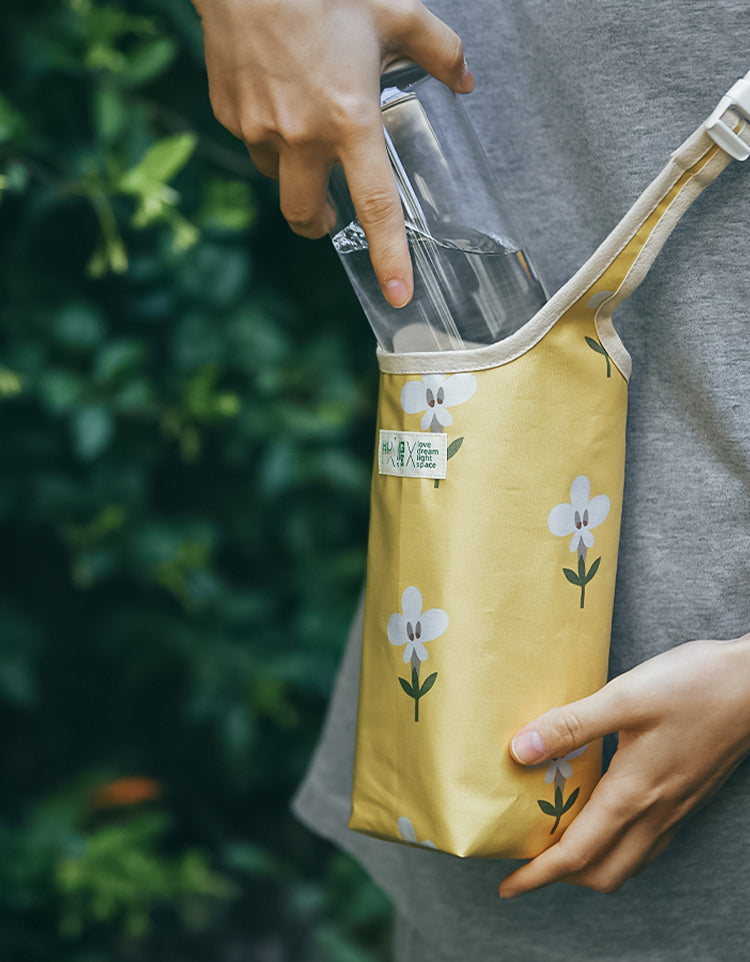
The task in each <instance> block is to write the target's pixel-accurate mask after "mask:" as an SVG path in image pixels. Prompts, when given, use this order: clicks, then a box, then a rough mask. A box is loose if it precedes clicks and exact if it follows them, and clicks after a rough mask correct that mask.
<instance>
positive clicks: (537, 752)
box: [510, 675, 636, 765]
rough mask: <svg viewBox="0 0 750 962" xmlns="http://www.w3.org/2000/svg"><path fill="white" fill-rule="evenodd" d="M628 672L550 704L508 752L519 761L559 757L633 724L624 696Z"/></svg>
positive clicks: (531, 761)
mask: <svg viewBox="0 0 750 962" xmlns="http://www.w3.org/2000/svg"><path fill="white" fill-rule="evenodd" d="M625 679H627V675H620V676H619V677H618V678H615V679H613V680H612V681H611V682H609V684H607V685H605V686H604V688H601V689H600V690H599V691H597V692H594V694H593V695H589V696H588V697H587V698H582V699H580V701H576V702H571V703H570V704H569V705H563V706H562V707H560V708H552V709H550V711H548V712H545V714H544V715H540V716H539V717H538V718H536V719H534V721H532V722H529V724H528V725H524V727H523V728H522V729H521V730H520V731H519V732H518V733H517V734H516V736H515V737H514V738H513V740H512V742H511V746H510V751H511V755H512V756H513V758H514V759H515V760H516V761H517V762H520V764H522V765H536V764H538V763H539V762H542V761H544V760H545V759H550V758H561V757H562V756H564V755H567V754H569V753H570V752H572V751H574V750H575V749H577V748H582V747H583V746H584V745H587V744H588V743H589V742H590V741H594V740H595V739H597V738H601V737H602V736H604V735H608V734H609V733H610V732H615V731H619V730H620V729H623V728H627V727H628V726H630V725H632V724H634V722H635V721H636V716H635V714H634V712H635V709H634V707H633V705H631V700H630V699H629V698H628V697H627V691H628V689H627V681H626V680H625Z"/></svg>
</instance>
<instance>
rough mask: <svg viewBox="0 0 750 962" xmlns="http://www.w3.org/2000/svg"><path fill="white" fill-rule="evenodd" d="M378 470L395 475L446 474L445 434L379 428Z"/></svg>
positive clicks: (438, 476)
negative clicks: (382, 429) (381, 429)
mask: <svg viewBox="0 0 750 962" xmlns="http://www.w3.org/2000/svg"><path fill="white" fill-rule="evenodd" d="M378 471H379V472H380V474H390V475H392V476H393V477H396V478H435V479H442V478H445V476H446V474H447V471H448V435H447V434H442V433H440V434H433V433H432V432H423V431H381V432H380V443H379V445H378Z"/></svg>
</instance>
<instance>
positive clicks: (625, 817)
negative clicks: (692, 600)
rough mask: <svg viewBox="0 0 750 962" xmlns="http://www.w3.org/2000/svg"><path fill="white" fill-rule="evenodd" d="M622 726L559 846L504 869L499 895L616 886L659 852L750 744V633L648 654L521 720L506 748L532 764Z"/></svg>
mask: <svg viewBox="0 0 750 962" xmlns="http://www.w3.org/2000/svg"><path fill="white" fill-rule="evenodd" d="M615 731H617V732H619V747H618V749H617V751H616V752H615V755H614V758H613V759H612V763H611V764H610V766H609V769H608V770H607V772H606V774H605V775H604V777H603V778H602V780H601V781H600V782H599V784H598V785H597V787H596V789H595V790H594V793H593V794H592V796H591V798H590V799H589V801H588V802H587V803H586V805H585V806H584V807H583V809H582V810H581V812H580V813H579V815H578V816H577V817H576V818H575V819H574V820H573V821H572V822H571V824H570V825H569V826H568V828H567V830H566V831H565V833H564V835H563V836H562V838H561V839H560V841H559V842H558V843H557V844H556V845H553V846H552V847H551V848H549V849H548V850H547V851H546V852H543V853H542V854H541V855H539V856H537V857H536V858H535V859H532V861H530V862H528V863H526V864H525V865H524V866H522V867H521V868H520V869H518V870H516V871H515V872H513V873H512V874H511V875H509V876H508V877H507V878H506V879H504V881H503V882H502V884H501V885H500V890H499V891H500V895H501V897H502V898H513V897H514V896H516V895H521V894H522V893H523V892H528V891H531V890H532V889H537V888H541V887H542V886H544V885H549V884H550V883H552V882H559V881H565V882H572V883H574V884H577V885H584V886H587V887H588V888H592V889H595V890H596V891H599V892H616V891H617V890H618V889H619V888H620V887H621V886H622V885H623V884H624V883H625V882H626V881H627V879H628V878H630V876H632V875H634V874H637V873H638V872H639V871H641V870H642V869H643V868H645V867H646V866H647V865H648V864H649V863H650V862H651V861H653V859H654V858H656V856H657V855H659V854H660V853H661V852H662V851H663V849H664V848H665V847H666V846H667V844H668V843H669V841H670V840H671V838H672V837H673V836H674V834H675V833H676V832H677V830H678V828H679V826H680V824H681V823H682V821H683V820H684V819H685V818H686V816H688V815H689V814H690V813H691V812H693V811H695V810H696V809H697V808H698V807H700V806H701V805H702V804H704V803H705V802H706V801H707V799H709V798H710V796H711V795H712V794H713V793H714V792H716V791H717V790H718V789H719V788H720V787H721V786H722V785H723V784H724V782H725V781H726V780H727V778H729V776H730V775H731V774H732V772H733V771H734V769H735V768H736V767H737V766H738V765H739V763H740V762H741V761H742V760H743V758H744V757H745V755H746V754H747V753H748V752H750V634H747V635H744V636H743V637H742V638H738V639H735V640H733V641H693V642H689V643H687V644H684V645H680V646H679V647H677V648H673V649H672V650H670V651H666V652H664V653H663V654H661V655H658V656H656V657H655V658H651V659H649V660H648V661H646V662H644V663H643V664H641V665H638V666H637V667H636V668H634V669H632V671H629V672H626V673H625V674H623V675H620V676H618V677H617V678H614V679H613V680H612V681H611V682H609V684H607V685H605V687H604V688H602V689H601V690H600V691H598V692H596V693H595V694H593V695H591V696H590V697H588V698H583V699H581V700H580V701H577V702H574V703H572V704H570V705H565V706H563V707H561V708H553V709H552V710H551V711H548V712H546V713H545V714H544V715H541V716H540V717H539V718H537V719H535V720H534V721H532V722H530V723H529V724H528V725H525V726H524V727H523V728H522V729H521V730H520V731H519V732H518V733H517V734H516V736H515V738H514V739H513V742H512V746H511V754H512V755H513V757H514V758H515V759H516V761H518V762H520V763H522V764H527V765H534V764H538V763H539V762H542V761H545V760H548V759H551V758H559V757H561V756H563V755H566V754H567V753H568V752H570V751H572V750H574V749H575V748H580V747H581V746H582V745H585V744H586V743H587V742H589V741H592V740H593V739H596V738H600V737H601V736H603V735H605V734H608V733H610V732H615Z"/></svg>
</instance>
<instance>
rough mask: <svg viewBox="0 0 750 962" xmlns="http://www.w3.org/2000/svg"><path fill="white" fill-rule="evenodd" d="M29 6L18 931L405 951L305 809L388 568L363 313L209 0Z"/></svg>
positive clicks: (5, 548) (5, 711)
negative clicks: (218, 35) (381, 542)
mask: <svg viewBox="0 0 750 962" xmlns="http://www.w3.org/2000/svg"><path fill="white" fill-rule="evenodd" d="M0 20H1V21H2V22H0V28H1V30H2V38H3V40H2V45H3V50H2V54H0V312H1V314H2V323H1V324H0V425H1V430H0V568H1V571H0V731H1V732H2V751H1V752H0V768H1V774H0V789H1V791H0V946H1V947H0V957H1V958H2V959H3V962H26V960H33V962H37V960H39V962H52V960H54V962H105V960H106V962H119V960H128V962H130V960H134V962H136V960H137V962H151V960H154V962H156V960H159V962H173V960H174V962H176V960H180V962H193V960H195V962H199V960H200V962H214V960H216V962H219V960H221V962H251V960H252V962H255V960H257V962H286V960H293V962H305V960H313V962H318V960H320V962H376V960H382V959H384V958H385V957H386V946H387V942H388V925H389V913H388V906H387V903H386V901H385V899H384V898H383V896H381V895H380V894H379V893H378V891H377V890H376V889H375V888H374V887H373V886H372V884H371V883H370V882H369V881H368V880H367V879H366V878H365V877H364V875H363V873H362V872H361V871H360V870H359V869H358V868H357V867H356V866H355V865H354V864H353V863H352V862H351V861H350V860H349V859H348V858H346V857H345V856H344V855H342V854H339V853H337V852H335V851H334V850H333V849H331V848H330V847H329V846H328V845H326V844H324V843H323V842H321V841H320V840H318V839H316V838H315V837H313V836H312V835H310V833H308V832H307V831H306V830H305V829H304V828H302V827H301V826H300V825H299V824H297V823H296V822H295V821H294V819H293V818H292V816H291V815H290V814H289V811H288V802H289V798H290V796H291V794H292V792H293V790H294V787H295V785H296V784H297V782H298V780H299V779H300V777H301V775H302V773H303V771H304V769H305V765H306V763H307V760H308V758H309V756H310V753H311V751H312V749H313V746H314V743H315V739H316V736H317V733H318V731H319V728H320V724H321V721H322V717H323V712H324V710H325V703H326V699H327V695H328V693H329V690H330V687H331V683H332V679H333V677H334V673H335V668H336V664H337V660H338V657H339V653H340V650H341V646H342V642H343V637H344V634H345V631H346V627H347V623H348V620H349V617H350V614H351V612H352V609H353V606H354V603H355V598H356V595H357V593H358V591H359V587H360V583H361V580H362V577H363V570H364V541H365V533H366V520H367V493H368V486H369V467H370V457H371V443H372V432H373V409H374V394H375V387H376V371H375V364H374V360H373V349H372V342H371V337H370V332H369V329H368V327H367V324H366V322H365V320H364V317H363V315H362V314H361V311H360V309H359V307H358V305H357V303H356V301H355V300H354V297H353V295H352V293H351V292H350V290H349V289H348V287H347V284H346V280H345V278H344V275H343V271H342V270H341V268H340V266H339V263H338V260H337V258H336V257H335V255H334V253H333V251H332V249H331V247H330V244H329V243H328V242H327V241H320V242H318V243H311V242H309V241H303V240H300V239H298V238H296V237H295V236H294V235H293V234H292V233H291V231H290V230H289V229H288V228H287V226H286V224H285V223H284V222H283V220H282V218H281V216H280V214H279V212H278V201H277V192H276V185H275V184H274V183H272V182H270V181H265V180H263V179H262V178H260V177H259V176H258V175H257V174H256V173H255V172H254V170H253V169H252V167H251V165H250V162H249V159H248V157H247V153H246V151H245V149H244V147H243V146H242V145H241V144H240V143H238V142H237V141H235V140H234V139H233V138H232V137H231V136H230V135H229V134H227V133H226V132H225V131H224V130H223V129H222V128H221V127H220V126H219V125H218V124H217V122H216V121H215V120H214V119H213V116H212V114H211V111H210V106H209V103H208V95H207V84H206V78H205V69H204V66H203V58H202V43H201V33H200V26H199V22H198V19H197V16H196V15H195V13H194V11H193V9H192V7H191V6H190V4H189V2H188V0H127V2H126V0H108V2H104V0H57V2H46V3H45V2H42V0H34V2H28V3H20V2H14V0H9V2H8V3H6V4H4V5H3V10H2V13H0Z"/></svg>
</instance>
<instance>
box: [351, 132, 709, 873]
mask: <svg viewBox="0 0 750 962" xmlns="http://www.w3.org/2000/svg"><path fill="white" fill-rule="evenodd" d="M715 153H716V149H715V148H708V147H707V149H706V151H705V153H704V155H703V156H702V157H701V158H700V159H699V160H698V161H697V162H696V163H694V164H693V165H692V166H691V168H690V170H688V171H687V172H686V173H685V174H684V175H680V174H679V171H678V173H677V175H676V179H675V182H674V184H673V185H672V186H671V187H669V189H667V190H666V191H665V195H664V197H663V199H662V200H661V202H660V203H658V204H657V205H656V206H655V207H654V209H653V210H652V211H651V212H650V213H648V214H647V215H645V216H644V219H643V222H642V224H641V226H640V228H639V229H638V230H636V231H635V232H633V233H631V235H630V236H627V237H625V238H623V242H622V245H621V247H620V250H619V253H618V254H617V255H616V256H615V257H614V258H613V259H612V260H611V261H610V262H609V263H607V264H604V265H601V266H598V267H597V269H596V271H595V272H593V276H592V277H591V278H590V279H586V278H584V281H585V283H584V285H583V286H582V293H581V294H580V296H579V297H578V298H577V300H576V301H575V303H574V304H573V305H572V306H571V307H569V308H568V309H567V310H565V312H564V313H563V314H562V315H561V316H560V317H559V318H558V319H557V321H556V322H555V323H554V325H553V326H552V327H551V329H550V330H549V331H548V332H547V333H546V334H545V335H544V336H543V337H542V338H541V340H539V341H538V342H537V343H535V344H534V345H533V346H532V347H531V348H530V349H529V350H528V351H526V352H525V353H524V354H522V355H521V356H520V357H517V358H515V359H513V360H511V361H510V362H508V363H504V364H501V365H499V366H496V367H492V368H489V369H484V370H476V371H474V372H473V373H467V372H461V373H454V374H445V375H439V374H437V375H436V374H431V373H429V374H424V376H423V377H422V376H420V374H419V373H410V374H396V373H386V372H381V385H380V398H379V410H378V430H380V429H384V430H387V431H409V432H419V431H424V432H425V433H426V434H427V436H428V437H429V435H430V434H434V433H435V432H438V431H442V430H445V432H446V433H447V436H448V454H449V460H448V462H447V475H446V477H445V479H444V480H439V481H435V480H432V479H430V478H424V477H419V478H414V477H405V478H404V477H393V476H389V475H384V474H380V473H379V472H378V459H377V456H376V459H375V469H374V473H373V484H372V498H371V503H372V513H371V521H370V535H369V548H368V562H367V593H366V602H365V616H364V631H363V639H362V669H361V679H360V703H359V715H358V723H357V740H356V757H355V775H354V789H353V797H352V814H351V819H350V823H349V825H350V827H351V828H353V829H356V830H358V831H360V832H364V833H366V834H370V835H374V836H377V837H380V838H386V839H391V840H394V841H401V842H408V843H411V844H429V845H431V846H433V847H436V848H438V849H440V850H442V851H445V852H451V853H453V854H455V855H459V856H481V857H509V858H526V857H532V856H534V855H536V854H538V853H539V852H540V851H542V850H544V849H545V848H546V847H547V846H548V845H550V844H552V843H553V842H554V841H556V840H557V839H558V838H559V837H560V834H561V832H562V831H564V828H565V826H566V825H567V824H568V822H569V821H570V820H571V819H572V818H573V817H574V816H575V815H576V814H577V812H578V811H579V810H580V808H581V806H582V805H583V803H584V802H585V801H586V799H587V798H588V796H589V795H590V793H591V792H592V790H593V789H594V786H595V784H596V781H597V779H598V777H599V775H600V771H601V745H600V744H591V745H589V746H587V748H586V749H585V750H584V751H583V752H582V753H580V754H577V755H576V756H575V757H570V758H568V759H562V760H559V761H558V762H553V763H545V764H543V765H542V766H540V767H538V768H522V767H521V766H519V765H517V764H515V763H514V762H513V760H512V759H511V757H510V755H509V752H508V744H509V741H510V738H511V736H512V735H513V734H514V733H515V732H516V731H517V730H518V728H520V727H521V726H522V725H523V724H525V723H526V722H528V721H530V720H531V719H533V718H534V717H535V716H536V715H538V714H540V713H541V712H543V711H545V710H547V709H548V708H550V707H552V706H553V705H559V704H564V703H566V702H569V701H572V700H575V699H577V698H580V697H582V696H584V695H587V694H589V693H591V692H593V691H595V690H596V689H598V688H600V687H601V686H602V685H603V684H604V683H605V681H606V674H607V659H608V649H609V636H610V627H611V618H612V604H613V597H614V587H615V573H616V564H617V549H618V540H619V528H620V515H621V507H622V492H623V475H624V462H625V421H626V409H627V380H626V378H625V377H624V376H623V374H622V373H621V371H620V370H619V369H618V367H617V366H616V365H615V364H614V363H612V360H611V358H610V357H609V354H608V353H607V352H606V350H605V348H604V347H603V346H602V343H601V336H600V330H601V329H599V330H598V329H597V315H598V314H599V313H601V314H602V316H606V314H607V303H608V302H612V301H617V300H618V298H617V294H618V291H620V290H621V289H623V285H625V287H627V284H626V279H627V277H628V274H629V272H631V271H632V270H633V267H634V264H635V263H636V261H637V260H638V258H639V256H640V254H641V252H642V251H643V250H644V246H645V245H646V244H647V243H648V241H649V238H650V237H651V236H652V235H653V234H654V231H655V230H656V228H657V226H658V224H659V222H660V221H661V220H662V218H663V217H664V216H665V213H666V212H667V211H668V209H669V207H670V205H671V204H672V202H673V201H674V199H675V198H676V197H677V196H678V195H679V193H680V191H681V190H683V188H684V187H685V186H686V184H688V183H689V182H690V181H691V180H692V179H693V178H694V177H695V176H696V174H698V173H699V171H700V170H701V169H702V168H703V167H704V165H705V164H706V163H707V162H708V161H709V160H710V159H711V157H712V156H713V155H714V154H715ZM662 242H663V240H662ZM650 256H651V257H653V256H655V254H653V253H652V254H651V255H650ZM592 261H595V258H592ZM627 292H628V293H629V290H628V291H627ZM610 336H611V337H614V334H611V335H610ZM452 356H453V357H455V355H446V365H449V364H450V358H451V357H452ZM414 358H415V359H417V361H416V363H417V364H418V355H414ZM412 370H418V367H417V368H414V367H412ZM456 378H459V379H462V380H458V381H457V380H454V379H456ZM428 388H429V390H428ZM441 389H442V392H443V394H442V396H441V397H442V402H443V403H442V405H441V404H440V399H439V398H438V396H437V395H438V391H439V390H441ZM422 398H423V399H424V403H422V402H421V400H420V399H422ZM451 398H453V399H454V403H453V404H451ZM456 398H459V400H457V401H456V400H455V399H456ZM430 400H432V402H433V406H432V407H430V404H429V401H430ZM438 408H441V410H442V412H443V413H440V412H439V413H440V418H442V425H441V424H440V423H439V422H438V421H436V420H432V418H433V412H435V411H436V410H437V409H438ZM446 410H447V411H448V412H449V413H448V414H445V413H444V412H445V411H446ZM431 428H432V430H431ZM459 439H462V440H460V443H459ZM571 486H573V490H571ZM584 505H587V506H588V507H587V508H586V511H584ZM576 507H578V509H579V514H578V515H576V514H575V509H576ZM605 509H606V510H605ZM589 512H590V515H589ZM584 514H586V517H590V520H591V524H592V526H591V527H589V528H587V520H586V517H584ZM570 518H573V519H574V523H578V524H579V525H580V526H579V527H577V528H571V530H569V531H568V529H567V528H566V524H567V523H568V519H570ZM584 529H586V530H587V531H588V534H587V535H586V538H587V540H588V542H589V544H588V546H587V545H586V544H584V542H583V541H582V540H581V536H582V534H583V533H584ZM565 531H567V534H566V533H563V532H565ZM592 542H593V543H592ZM571 546H573V549H574V550H571ZM597 559H599V560H597ZM581 565H582V567H581ZM564 569H567V573H566V571H565V570H564ZM581 581H585V582H586V583H585V584H581V583H580V582H581ZM577 582H578V583H577ZM422 622H424V626H426V630H425V629H424V626H423V634H422V636H421V638H420V637H417V634H418V628H417V625H418V623H419V624H421V623H422ZM427 635H432V637H430V638H429V639H427V640H425V641H424V642H423V644H422V646H420V642H421V641H422V638H426V637H427ZM420 652H421V654H420ZM425 654H426V657H425ZM404 656H406V657H407V659H408V661H407V662H405V661H404ZM414 670H416V672H417V677H416V679H415V677H414ZM435 673H436V674H435ZM420 691H423V693H422V694H421V695H420V696H418V697H416V695H415V693H416V694H417V695H418V693H419V692H420Z"/></svg>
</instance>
